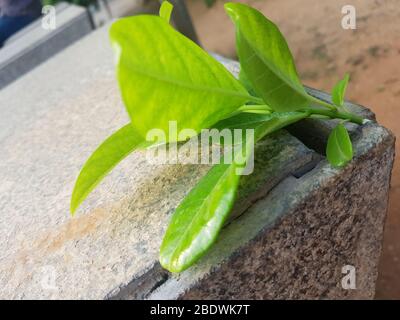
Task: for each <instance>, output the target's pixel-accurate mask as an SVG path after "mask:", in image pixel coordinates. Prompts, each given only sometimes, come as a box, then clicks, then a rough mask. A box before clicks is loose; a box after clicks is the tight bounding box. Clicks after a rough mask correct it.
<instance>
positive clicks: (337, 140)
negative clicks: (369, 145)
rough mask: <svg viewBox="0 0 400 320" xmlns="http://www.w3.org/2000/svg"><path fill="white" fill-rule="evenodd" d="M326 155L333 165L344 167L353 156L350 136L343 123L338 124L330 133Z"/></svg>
mask: <svg viewBox="0 0 400 320" xmlns="http://www.w3.org/2000/svg"><path fill="white" fill-rule="evenodd" d="M326 157H327V159H328V161H329V163H330V164H331V165H332V166H333V167H343V166H344V165H346V164H347V163H348V162H349V161H351V159H352V158H353V147H352V144H351V140H350V136H349V133H348V132H347V129H346V127H345V126H344V125H343V124H339V125H337V126H336V127H335V128H334V129H333V130H332V132H331V133H330V135H329V138H328V144H327V146H326Z"/></svg>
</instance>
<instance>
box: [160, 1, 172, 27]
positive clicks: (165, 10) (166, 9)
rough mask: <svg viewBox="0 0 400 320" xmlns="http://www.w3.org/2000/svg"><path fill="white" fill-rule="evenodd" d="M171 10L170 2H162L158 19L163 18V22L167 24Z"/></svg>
mask: <svg viewBox="0 0 400 320" xmlns="http://www.w3.org/2000/svg"><path fill="white" fill-rule="evenodd" d="M173 9H174V6H173V5H172V4H171V3H170V2H168V1H163V2H162V4H161V7H160V17H161V18H163V19H164V20H165V21H167V22H169V20H170V19H171V13H172V10H173Z"/></svg>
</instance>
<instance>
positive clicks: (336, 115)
mask: <svg viewBox="0 0 400 320" xmlns="http://www.w3.org/2000/svg"><path fill="white" fill-rule="evenodd" d="M302 111H303V112H306V113H308V114H309V115H313V114H318V115H322V116H326V117H329V118H331V119H344V120H348V121H350V122H353V123H356V124H359V125H362V124H364V123H365V119H363V118H361V117H359V116H356V115H355V114H352V113H348V112H340V111H337V110H332V111H331V110H324V109H314V108H307V109H304V110H302Z"/></svg>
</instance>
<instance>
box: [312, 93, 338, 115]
mask: <svg viewBox="0 0 400 320" xmlns="http://www.w3.org/2000/svg"><path fill="white" fill-rule="evenodd" d="M309 97H310V101H313V102H315V103H318V104H319V105H321V106H324V107H327V108H328V109H331V110H333V111H337V110H338V109H337V107H336V106H334V105H332V104H330V103H328V102H326V101H324V100H321V99H318V98H316V97H314V96H311V95H309Z"/></svg>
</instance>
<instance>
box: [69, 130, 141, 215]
mask: <svg viewBox="0 0 400 320" xmlns="http://www.w3.org/2000/svg"><path fill="white" fill-rule="evenodd" d="M145 145H146V142H144V141H143V138H142V137H141V136H140V135H138V134H137V132H136V131H135V130H134V128H133V127H132V125H131V124H127V125H126V126H124V127H122V128H121V129H119V130H118V131H116V132H115V133H113V134H112V135H111V136H110V137H108V138H107V139H106V140H105V141H104V142H103V143H102V144H101V145H100V146H99V147H98V148H97V149H96V150H95V151H94V152H93V154H92V155H91V156H90V158H89V159H88V160H87V161H86V163H85V164H84V166H83V168H82V170H81V172H80V174H79V176H78V179H77V180H76V182H75V187H74V190H73V192H72V197H71V213H72V214H73V213H74V212H75V210H76V209H77V208H78V207H79V205H80V204H81V203H82V202H83V201H84V200H85V198H86V197H87V196H88V195H89V193H90V192H91V191H92V190H93V189H94V188H95V187H96V186H97V184H99V182H100V181H101V180H102V179H103V178H104V176H105V175H106V174H107V173H109V172H110V171H111V170H112V169H113V168H114V167H115V166H116V165H117V164H118V163H119V162H120V161H121V160H122V159H124V158H125V157H126V156H127V155H128V154H130V153H131V152H132V151H134V150H135V149H137V148H138V147H139V146H145Z"/></svg>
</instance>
